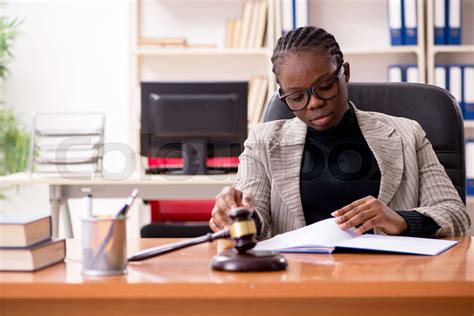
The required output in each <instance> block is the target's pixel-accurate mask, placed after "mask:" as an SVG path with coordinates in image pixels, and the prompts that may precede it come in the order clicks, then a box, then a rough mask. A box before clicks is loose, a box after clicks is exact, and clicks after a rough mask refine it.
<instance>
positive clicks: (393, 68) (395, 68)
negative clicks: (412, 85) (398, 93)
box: [388, 65, 405, 82]
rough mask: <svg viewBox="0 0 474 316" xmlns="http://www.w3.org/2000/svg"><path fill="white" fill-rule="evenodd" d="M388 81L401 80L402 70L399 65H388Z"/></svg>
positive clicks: (402, 79)
mask: <svg viewBox="0 0 474 316" xmlns="http://www.w3.org/2000/svg"><path fill="white" fill-rule="evenodd" d="M388 81H389V82H403V81H405V78H404V71H403V68H402V66H400V65H390V66H388Z"/></svg>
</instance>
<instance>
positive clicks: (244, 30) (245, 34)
mask: <svg viewBox="0 0 474 316" xmlns="http://www.w3.org/2000/svg"><path fill="white" fill-rule="evenodd" d="M253 6H254V4H253V2H251V1H245V2H244V9H243V12H242V22H241V24H240V32H239V33H240V34H239V35H240V36H239V45H238V46H237V47H238V48H247V43H248V41H249V35H250V34H249V31H250V24H251V23H252V12H253Z"/></svg>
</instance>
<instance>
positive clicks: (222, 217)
mask: <svg viewBox="0 0 474 316" xmlns="http://www.w3.org/2000/svg"><path fill="white" fill-rule="evenodd" d="M211 214H212V217H211V219H212V221H213V224H214V226H215V227H216V228H217V229H218V230H219V229H222V228H224V227H225V226H227V225H229V224H230V218H229V215H227V212H226V211H225V210H223V209H220V208H219V207H218V206H217V205H214V208H213V209H212V213H211ZM211 229H212V226H211Z"/></svg>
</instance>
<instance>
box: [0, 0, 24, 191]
mask: <svg viewBox="0 0 474 316" xmlns="http://www.w3.org/2000/svg"><path fill="white" fill-rule="evenodd" d="M3 4H4V3H1V4H0V5H3ZM20 23H21V21H19V20H18V19H12V18H9V17H6V16H0V84H1V85H2V86H3V81H4V80H5V77H6V76H7V74H8V68H7V64H8V62H10V61H11V59H12V57H13V55H12V51H11V49H12V44H13V41H14V39H15V37H16V35H17V28H18V26H19V25H20ZM28 144H29V134H28V133H27V132H26V131H25V129H23V128H22V127H21V125H20V122H19V120H18V118H17V117H16V116H15V114H14V112H13V110H11V109H9V108H7V107H6V105H5V104H4V100H3V98H2V97H0V175H5V174H9V173H14V172H19V171H23V170H25V168H26V162H27V158H28ZM0 190H1V189H0ZM1 197H2V194H1V191H0V198H1Z"/></svg>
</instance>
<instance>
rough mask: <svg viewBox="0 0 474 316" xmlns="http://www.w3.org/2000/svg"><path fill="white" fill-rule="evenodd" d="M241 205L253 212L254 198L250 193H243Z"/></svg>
mask: <svg viewBox="0 0 474 316" xmlns="http://www.w3.org/2000/svg"><path fill="white" fill-rule="evenodd" d="M242 205H243V206H245V207H246V208H248V209H249V211H251V212H252V211H253V210H254V209H255V198H254V197H253V195H252V194H250V193H244V194H243V197H242Z"/></svg>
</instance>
